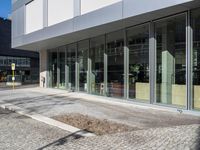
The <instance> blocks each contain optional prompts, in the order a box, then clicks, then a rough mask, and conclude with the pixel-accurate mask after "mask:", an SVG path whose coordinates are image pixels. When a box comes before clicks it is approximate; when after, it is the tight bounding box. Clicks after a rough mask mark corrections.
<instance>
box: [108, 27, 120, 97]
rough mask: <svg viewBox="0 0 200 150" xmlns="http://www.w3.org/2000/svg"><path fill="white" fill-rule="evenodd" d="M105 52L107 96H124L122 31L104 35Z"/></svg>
mask: <svg viewBox="0 0 200 150" xmlns="http://www.w3.org/2000/svg"><path fill="white" fill-rule="evenodd" d="M106 42H107V43H106V54H107V59H108V60H107V62H108V72H107V78H108V79H107V82H108V83H107V84H108V87H107V96H111V97H123V96H124V38H123V31H122V30H121V31H117V32H113V33H110V34H108V35H107V36H106Z"/></svg>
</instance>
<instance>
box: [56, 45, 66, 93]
mask: <svg viewBox="0 0 200 150" xmlns="http://www.w3.org/2000/svg"><path fill="white" fill-rule="evenodd" d="M58 57H59V70H60V71H59V72H60V83H59V88H61V89H65V47H61V48H60V49H59V51H58Z"/></svg>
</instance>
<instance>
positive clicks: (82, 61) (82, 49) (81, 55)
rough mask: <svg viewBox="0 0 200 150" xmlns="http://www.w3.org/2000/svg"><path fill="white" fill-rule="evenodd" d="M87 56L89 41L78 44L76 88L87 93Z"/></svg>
mask: <svg viewBox="0 0 200 150" xmlns="http://www.w3.org/2000/svg"><path fill="white" fill-rule="evenodd" d="M88 54H89V40H84V41H81V42H79V43H78V53H77V61H78V71H79V73H78V81H79V82H78V84H79V85H78V87H79V91H83V92H87V91H88V80H87V77H88Z"/></svg>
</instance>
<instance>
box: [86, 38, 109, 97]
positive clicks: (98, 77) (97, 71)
mask: <svg viewBox="0 0 200 150" xmlns="http://www.w3.org/2000/svg"><path fill="white" fill-rule="evenodd" d="M104 43H105V37H104V36H101V37H97V38H93V39H91V40H90V59H91V74H90V86H91V93H92V94H97V95H103V94H104V49H105V44H104Z"/></svg>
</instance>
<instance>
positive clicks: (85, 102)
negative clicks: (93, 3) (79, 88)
mask: <svg viewBox="0 0 200 150" xmlns="http://www.w3.org/2000/svg"><path fill="white" fill-rule="evenodd" d="M0 95H1V97H0V104H1V103H11V104H13V105H16V106H18V107H21V108H23V109H26V110H28V111H29V113H32V112H36V113H38V114H41V115H44V116H47V117H53V116H56V115H63V114H68V113H81V114H84V115H89V116H92V117H96V118H98V119H108V120H111V121H115V122H119V123H123V124H127V125H130V126H134V127H135V126H136V127H139V128H141V129H147V128H155V127H171V126H176V125H189V124H199V123H200V117H196V116H191V115H185V114H180V113H179V112H170V111H163V110H160V109H152V108H150V107H146V106H138V105H134V104H125V103H121V102H119V103H117V104H116V102H112V101H110V100H107V99H106V98H104V97H97V96H96V97H94V96H90V95H86V94H85V95H84V94H81V93H68V92H67V91H64V90H55V89H41V88H26V89H18V90H15V91H12V90H10V91H9V90H7V91H0ZM114 100H115V99H114Z"/></svg>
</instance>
